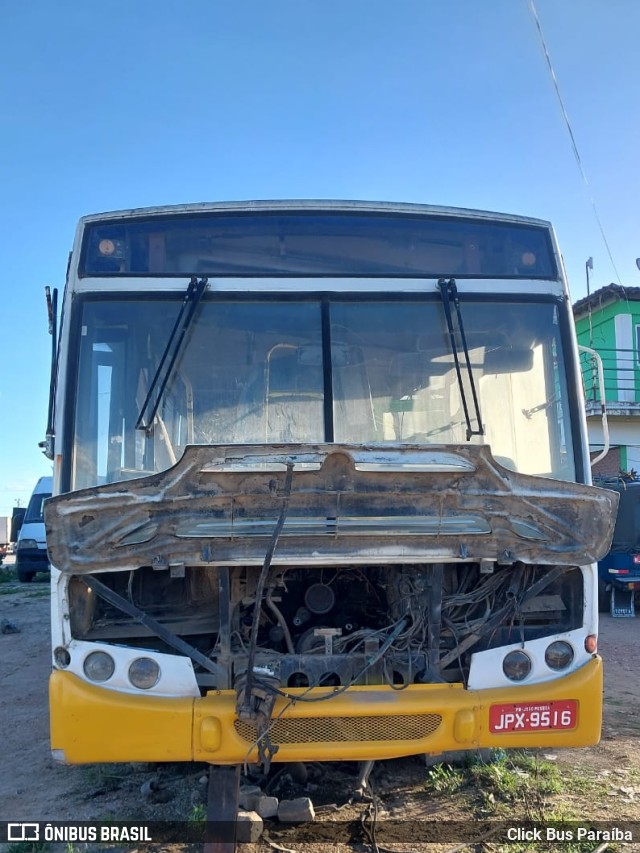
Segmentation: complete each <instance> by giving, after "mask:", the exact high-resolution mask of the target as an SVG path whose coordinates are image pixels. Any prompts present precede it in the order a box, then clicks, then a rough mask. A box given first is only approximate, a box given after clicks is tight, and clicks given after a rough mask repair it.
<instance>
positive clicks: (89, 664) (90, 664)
mask: <svg viewBox="0 0 640 853" xmlns="http://www.w3.org/2000/svg"><path fill="white" fill-rule="evenodd" d="M82 668H83V669H84V674H85V675H86V676H87V678H88V679H90V681H108V680H109V679H110V678H111V676H112V675H113V671H114V669H115V668H116V665H115V663H114V661H113V658H112V657H111V655H108V654H107V653H106V652H91V654H90V655H87V657H86V658H85V659H84V663H83V664H82Z"/></svg>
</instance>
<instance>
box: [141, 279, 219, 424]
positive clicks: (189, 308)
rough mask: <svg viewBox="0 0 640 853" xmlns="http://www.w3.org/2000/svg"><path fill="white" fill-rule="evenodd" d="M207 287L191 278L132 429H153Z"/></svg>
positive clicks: (204, 280)
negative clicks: (174, 368) (159, 407)
mask: <svg viewBox="0 0 640 853" xmlns="http://www.w3.org/2000/svg"><path fill="white" fill-rule="evenodd" d="M207 284H208V279H206V278H201V279H199V280H198V279H197V278H196V276H193V277H192V278H191V281H190V282H189V286H188V287H187V292H186V293H185V295H184V299H183V300H182V305H181V306H180V311H179V313H178V317H177V319H176V322H175V324H174V327H173V329H172V330H171V334H170V335H169V340H168V341H167V345H166V346H165V348H164V352H163V353H162V358H161V359H160V363H159V364H158V368H157V370H156V372H155V374H154V376H153V379H152V380H151V384H150V385H149V391H148V392H147V396H146V397H145V401H144V403H143V404H142V408H141V409H140V414H139V415H138V420H137V421H136V429H141V430H144V431H145V432H149V430H150V429H151V427H152V425H153V420H154V418H155V416H156V412H157V411H158V406H159V405H160V400H161V399H162V395H163V394H164V389H165V388H166V387H167V383H168V381H169V379H170V378H171V376H172V374H173V367H174V365H175V363H176V360H177V358H178V356H179V355H180V353H181V352H182V347H183V344H184V339H185V335H186V334H187V331H188V330H189V327H190V326H191V323H192V322H193V317H194V315H195V311H196V308H197V307H198V305H199V303H200V300H201V299H202V295H203V294H204V292H205V290H206V288H207Z"/></svg>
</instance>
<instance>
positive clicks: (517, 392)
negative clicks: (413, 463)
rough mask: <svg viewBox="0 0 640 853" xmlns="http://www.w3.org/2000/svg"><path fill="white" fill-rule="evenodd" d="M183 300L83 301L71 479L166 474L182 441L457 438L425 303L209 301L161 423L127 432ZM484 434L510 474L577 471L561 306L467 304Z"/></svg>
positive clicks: (453, 383)
mask: <svg viewBox="0 0 640 853" xmlns="http://www.w3.org/2000/svg"><path fill="white" fill-rule="evenodd" d="M179 305H180V302H179V299H178V298H177V297H173V298H168V297H163V298H157V299H144V300H143V299H139V298H128V299H121V298H120V299H119V298H114V297H110V298H105V297H100V298H95V297H93V298H86V299H85V300H84V304H83V309H82V319H81V328H82V334H81V335H78V338H77V340H78V341H79V369H78V374H77V376H78V380H77V383H78V384H77V389H76V395H75V396H76V411H75V430H74V453H73V459H74V462H73V475H72V488H75V489H78V488H83V487H87V486H93V485H100V484H104V483H108V482H113V481H117V480H123V479H128V478H131V477H138V476H144V475H147V474H149V473H152V472H155V471H160V470H164V469H166V468H168V467H170V466H171V465H173V464H175V462H176V461H177V460H178V459H179V458H180V456H181V454H182V451H183V450H184V447H185V446H186V445H188V444H229V443H236V444H241V443H283V442H302V443H307V442H323V441H336V442H341V443H380V442H402V443H417V444H424V445H428V444H456V443H459V444H465V443H466V441H467V423H466V421H465V415H464V412H463V403H464V401H463V396H464V394H465V392H466V394H467V397H468V395H469V388H468V386H467V387H466V388H465V385H464V382H466V381H468V380H467V379H466V378H465V377H463V379H462V380H460V379H459V377H458V376H457V374H456V370H455V364H454V358H453V354H452V352H451V343H450V339H449V335H448V331H447V325H446V322H445V317H444V311H443V306H442V303H441V302H439V301H435V300H432V299H422V300H420V299H417V298H411V299H393V298H390V297H389V298H386V297H385V298H379V299H368V300H362V299H354V298H352V297H348V296H342V297H340V296H338V295H333V296H332V297H331V298H330V299H328V298H326V297H325V300H324V302H323V300H322V299H320V298H314V297H311V296H306V297H299V298H293V299H282V298H277V297H274V296H271V297H270V298H251V299H247V298H236V299H233V298H228V297H224V298H210V297H207V298H205V300H203V302H202V303H201V305H200V307H199V309H198V312H197V314H196V315H195V318H194V322H193V323H192V325H191V327H190V329H189V333H188V337H187V339H186V342H185V346H184V347H183V349H182V351H181V354H180V357H179V359H178V361H177V362H176V364H175V366H174V369H173V370H172V371H171V375H170V376H169V380H168V382H167V385H166V388H165V389H164V393H163V395H162V398H161V400H160V402H159V406H158V409H157V413H156V417H155V420H154V422H153V423H152V424H151V425H150V428H149V429H147V430H141V429H136V428H135V425H136V421H137V419H138V416H139V413H140V409H141V406H142V404H143V401H144V399H145V396H146V394H147V392H148V389H149V383H150V382H151V381H152V378H153V376H154V374H155V373H156V370H157V367H158V362H159V360H160V358H161V356H162V353H163V351H164V349H165V346H166V343H167V340H168V338H169V336H170V334H171V329H172V326H173V324H174V322H175V318H176V316H177V312H178V310H179ZM462 308H463V312H464V318H465V332H466V339H467V345H468V350H469V359H470V364H471V371H472V374H473V381H474V385H475V388H476V390H477V393H478V397H479V404H480V411H481V416H482V420H483V423H482V430H481V431H482V432H483V435H474V436H473V437H472V439H471V440H472V442H473V443H475V444H480V443H483V444H488V445H489V446H490V447H491V450H492V453H493V455H494V456H495V458H496V459H497V461H499V462H500V463H502V464H503V465H505V466H506V467H508V468H510V469H512V470H517V471H520V472H521V473H527V474H537V475H542V476H549V477H555V478H559V479H566V480H572V479H574V477H575V467H574V461H573V449H572V445H571V429H570V425H569V420H568V419H569V405H568V402H567V388H566V384H565V370H564V365H563V353H562V344H561V338H560V333H559V325H558V317H557V307H556V305H555V303H554V302H551V301H547V302H543V301H539V302H526V303H524V302H522V301H519V302H518V301H510V300H508V299H506V298H505V299H499V300H498V299H494V298H491V299H490V300H489V301H488V300H486V299H485V300H482V299H474V298H473V297H466V298H465V300H464V304H463V306H462Z"/></svg>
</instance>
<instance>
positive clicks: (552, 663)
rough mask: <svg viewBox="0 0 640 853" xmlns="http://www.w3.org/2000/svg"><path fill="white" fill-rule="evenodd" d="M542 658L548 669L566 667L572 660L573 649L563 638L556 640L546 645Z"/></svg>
mask: <svg viewBox="0 0 640 853" xmlns="http://www.w3.org/2000/svg"><path fill="white" fill-rule="evenodd" d="M544 659H545V660H546V662H547V666H548V667H549V669H566V668H567V667H568V666H569V664H570V663H571V662H572V661H573V649H572V648H571V646H570V645H569V643H565V641H564V640H556V641H555V642H554V643H551V644H550V645H549V646H547V650H546V652H545V653H544Z"/></svg>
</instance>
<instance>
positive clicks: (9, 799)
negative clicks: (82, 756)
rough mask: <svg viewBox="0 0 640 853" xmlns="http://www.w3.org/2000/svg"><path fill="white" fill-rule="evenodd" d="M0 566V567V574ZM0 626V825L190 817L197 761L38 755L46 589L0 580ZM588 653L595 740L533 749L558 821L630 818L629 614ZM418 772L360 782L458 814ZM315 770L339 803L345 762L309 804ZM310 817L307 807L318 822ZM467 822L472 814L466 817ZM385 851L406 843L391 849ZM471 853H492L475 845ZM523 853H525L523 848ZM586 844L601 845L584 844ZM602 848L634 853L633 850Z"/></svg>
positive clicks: (199, 795) (390, 766)
mask: <svg viewBox="0 0 640 853" xmlns="http://www.w3.org/2000/svg"><path fill="white" fill-rule="evenodd" d="M6 568H9V567H6ZM5 570H6V569H5V567H0V573H1V572H3V571H5ZM1 579H2V578H0V580H1ZM0 625H1V626H2V632H1V633H0V732H1V736H2V745H1V747H0V767H1V772H0V821H4V820H10V821H15V820H31V821H34V820H39V821H49V820H106V819H116V820H118V819H140V820H153V819H155V820H162V819H165V818H167V817H169V818H170V819H183V820H184V819H187V818H189V817H190V816H191V817H192V816H193V814H194V813H197V811H198V809H199V810H200V814H202V810H203V808H204V806H203V804H204V801H205V798H206V790H207V789H206V784H205V781H204V778H203V776H204V773H205V767H204V766H203V765H199V766H195V765H185V766H181V765H178V766H176V765H158V766H150V765H149V766H147V765H100V766H99V767H65V766H60V765H58V764H56V763H54V762H53V761H52V760H51V757H50V754H49V732H48V710H47V679H48V674H49V669H50V664H49V660H50V658H49V655H50V652H49V587H48V583H46V582H40V583H39V582H35V583H32V584H29V585H21V584H19V583H17V582H15V581H10V582H5V583H0ZM14 629H15V632H14ZM599 646H600V649H599V650H600V652H601V654H602V655H603V657H604V659H605V697H604V724H603V731H602V740H601V742H600V744H598V745H597V746H595V747H592V748H588V749H580V750H563V751H559V752H558V753H557V754H556V755H550V756H548V755H547V753H545V751H544V750H542V751H541V752H542V753H544V754H545V755H546V756H547V759H549V760H551V761H553V762H556V766H557V768H558V770H559V771H560V773H561V775H562V778H563V779H564V780H566V785H565V787H564V789H563V790H562V791H561V792H559V793H558V794H556V795H555V796H554V798H553V803H552V805H553V807H554V808H557V806H558V805H561V806H562V808H563V809H564V810H565V811H566V812H567V814H570V815H572V816H576V817H579V818H581V819H586V818H590V819H594V820H603V821H604V820H614V819H615V820H632V821H640V712H639V708H640V678H639V677H638V656H639V653H640V617H638V616H636V618H635V619H612V618H611V617H609V616H608V615H605V616H603V617H602V619H601V625H600V638H599ZM428 772H429V771H428V770H427V768H426V767H425V763H424V760H423V759H422V758H418V757H415V758H412V759H406V760H401V761H393V762H381V763H379V764H378V765H376V767H375V768H374V772H373V774H372V781H373V785H374V790H375V791H376V792H377V793H378V795H379V796H380V804H381V807H382V808H383V809H384V811H385V813H386V814H387V815H391V816H397V815H399V816H404V815H411V814H413V815H415V816H416V817H417V818H424V817H426V816H433V815H434V814H439V815H440V814H441V815H443V817H444V818H446V819H459V818H460V819H469V817H470V813H469V812H468V811H466V806H465V805H464V804H463V803H464V801H463V800H462V799H461V800H457V799H456V798H455V797H452V798H447V797H436V798H435V799H434V798H433V797H429V796H427V795H426V794H425V779H426V777H427V774H428ZM327 773H330V774H331V779H330V785H329V788H330V790H331V791H332V792H333V794H332V795H333V797H334V798H335V799H334V802H336V803H337V804H340V803H344V802H346V800H347V799H348V796H349V793H350V791H349V788H350V786H352V784H353V781H354V780H355V767H354V766H346V765H343V766H339V765H331V766H330V767H329V768H328V770H324V769H322V767H321V766H312V767H311V768H310V775H309V778H308V779H307V781H306V783H305V785H306V788H307V791H308V795H309V796H311V797H312V798H314V799H315V793H314V792H318V791H321V790H322V788H323V786H324V787H326V784H327V781H328V780H327V775H326V774H327ZM289 778H290V777H289ZM150 782H152V783H153V784H149V783H150ZM294 787H295V786H294ZM341 787H342V788H344V790H343V791H341ZM152 788H153V789H154V790H151V789H152ZM300 790H303V791H304V786H302V788H300V786H299V785H298V792H299V791H300ZM293 793H294V794H295V793H296V792H295V791H293ZM354 808H355V811H353V813H349V815H348V817H350V818H351V817H353V815H354V814H356V815H357V814H358V813H359V812H358V807H354ZM322 811H323V810H322V809H320V810H319V817H320V818H321V815H322ZM360 812H362V807H360ZM472 817H474V818H475V819H477V813H476V815H475V816H472ZM286 845H287V842H286V841H285V842H283V843H282V844H280V847H278V844H277V843H276V842H272V843H271V845H270V848H269V847H267V846H265V845H264V842H263V843H262V844H261V845H260V849H265V850H266V849H275V850H277V849H281V850H286V849H287V846H286ZM243 846H244V845H243ZM294 846H295V849H296V851H303V850H313V849H315V850H316V851H317V850H318V849H323V850H328V851H334V850H335V851H337V850H363V851H364V850H368V849H372V848H371V847H367V846H366V845H364V846H362V845H359V846H358V845H354V846H349V845H345V846H343V845H337V844H333V843H328V842H327V843H321V844H319V845H316V846H315V847H314V846H313V845H310V844H307V845H305V844H302V845H294ZM410 846H411V849H412V850H415V849H418V848H419V849H423V850H430V851H435V850H440V849H442V850H451V851H453V850H462V849H469V848H465V847H464V845H457V846H456V845H455V844H454V845H453V846H451V845H446V846H442V847H441V846H440V845H438V846H437V847H436V846H434V845H422V846H421V845H416V844H412V845H410ZM253 847H255V849H256V850H257V849H258V845H246V848H247V850H249V849H251V848H253ZM289 848H290V845H289ZM121 849H124V848H121ZM129 849H131V848H129ZM373 849H375V848H373ZM380 849H382V850H384V849H385V848H382V847H381V848H380ZM393 849H394V850H402V849H405V850H407V849H408V848H407V846H406V845H402V844H400V845H398V844H394V845H393ZM473 849H486V850H488V849H502V848H491V845H489V847H486V846H484V845H482V846H481V847H476V848H473ZM522 849H525V848H522ZM526 849H531V850H535V849H537V848H536V847H535V845H533V846H530V847H527V848H526ZM544 849H548V848H544ZM558 849H563V848H562V846H559V847H558ZM582 849H587V848H582ZM591 849H592V850H593V851H595V850H596V849H598V850H604V849H605V848H604V847H599V846H598V845H597V844H596V843H593V844H592V846H591ZM606 849H610V850H624V851H630V850H640V844H635V843H634V844H628V845H624V844H623V845H619V846H618V847H615V845H614V846H611V847H609V848H606ZM174 850H175V848H174Z"/></svg>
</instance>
